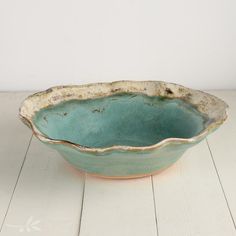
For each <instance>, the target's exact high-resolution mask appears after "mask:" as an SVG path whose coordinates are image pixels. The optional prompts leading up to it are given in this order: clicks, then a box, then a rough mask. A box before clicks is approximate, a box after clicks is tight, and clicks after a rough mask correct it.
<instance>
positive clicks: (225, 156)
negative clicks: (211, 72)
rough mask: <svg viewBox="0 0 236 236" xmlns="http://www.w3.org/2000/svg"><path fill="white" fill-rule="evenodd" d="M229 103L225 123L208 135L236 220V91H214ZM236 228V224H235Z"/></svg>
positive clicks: (235, 220) (227, 198)
mask: <svg viewBox="0 0 236 236" xmlns="http://www.w3.org/2000/svg"><path fill="white" fill-rule="evenodd" d="M212 93H213V94H214V95H216V96H218V97H220V98H222V99H223V100H225V101H226V102H227V103H228V105H229V109H228V119H227V120H226V122H225V124H224V125H223V126H222V127H221V128H219V129H218V130H217V132H215V133H213V134H211V135H210V136H209V137H208V143H209V146H210V150H211V152H212V156H213V159H214V162H215V165H216V168H217V171H218V174H219V178H220V180H221V183H222V187H223V190H224V192H225V197H226V200H227V201H228V205H229V209H230V211H231V214H232V218H233V219H234V226H235V222H236V91H235V90H234V91H212ZM235 228H236V226H235Z"/></svg>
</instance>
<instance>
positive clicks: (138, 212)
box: [0, 91, 236, 236]
mask: <svg viewBox="0 0 236 236" xmlns="http://www.w3.org/2000/svg"><path fill="white" fill-rule="evenodd" d="M210 92H211V93H213V94H215V95H217V96H219V97H221V98H223V99H224V100H225V101H226V102H227V103H228V104H229V106H230V109H229V111H228V114H229V118H228V120H227V122H226V123H225V124H224V125H223V126H222V127H221V128H220V129H219V130H217V131H216V132H215V133H214V134H212V135H210V136H209V137H208V138H207V140H206V141H203V142H201V143H200V144H199V145H197V146H195V147H194V148H192V149H189V150H188V151H187V152H186V153H185V154H184V156H183V157H182V158H181V159H180V161H178V162H177V163H176V164H175V165H173V166H172V167H171V168H169V169H167V170H166V171H164V172H162V173H161V174H159V175H156V176H153V177H148V178H143V179H135V180H104V179H98V178H94V177H91V176H87V175H84V174H81V173H79V172H78V171H76V170H74V169H73V168H71V167H70V166H68V164H67V163H66V162H65V161H64V160H63V159H62V158H61V157H60V155H59V154H58V153H57V152H55V151H53V150H51V149H49V148H47V147H45V146H44V145H43V144H41V143H40V142H39V141H38V140H36V139H35V138H32V134H31V132H30V130H29V129H28V128H27V127H25V126H24V125H23V124H22V123H21V121H20V120H19V119H18V116H17V115H18V107H19V106H20V103H21V101H22V100H23V99H24V98H25V97H26V96H27V95H28V94H29V93H0V101H1V102H0V104H1V105H0V108H1V110H0V111H1V116H0V230H1V233H0V235H1V236H2V235H3V236H5V235H6V236H9V235H10V236H14V235H43V236H51V235H52V236H195V235H196V236H199V235H201V236H231V235H234V236H236V225H235V222H236V91H210Z"/></svg>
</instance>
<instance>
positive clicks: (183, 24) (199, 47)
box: [0, 0, 236, 90]
mask: <svg viewBox="0 0 236 236" xmlns="http://www.w3.org/2000/svg"><path fill="white" fill-rule="evenodd" d="M120 79H131V80H143V79H144V80H147V79H149V80H153V79H154V80H164V81H172V82H175V83H179V84H183V85H185V86H189V87H193V88H199V89H209V88H214V89H220V88H230V89H231V88H236V1H235V0H116V1H115V0H64V1H63V0H1V1H0V90H31V89H46V88H47V87H50V86H53V85H58V84H81V83H89V82H96V81H112V80H120Z"/></svg>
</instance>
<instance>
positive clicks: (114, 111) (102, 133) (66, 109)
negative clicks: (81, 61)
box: [33, 93, 207, 148]
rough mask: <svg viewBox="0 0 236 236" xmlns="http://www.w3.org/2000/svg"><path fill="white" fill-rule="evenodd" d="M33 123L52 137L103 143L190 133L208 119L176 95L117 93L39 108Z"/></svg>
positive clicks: (150, 141)
mask: <svg viewBox="0 0 236 236" xmlns="http://www.w3.org/2000/svg"><path fill="white" fill-rule="evenodd" d="M33 122H34V125H35V126H36V127H37V128H38V129H39V130H40V131H41V132H42V133H43V134H45V135H46V136H48V137H49V138H51V139H57V140H67V141H70V142H73V143H76V144H80V145H83V146H86V147H97V148H98V147H100V148H104V147H110V146H113V145H123V146H149V145H153V144H155V143H158V142H160V141H161V140H163V139H166V138H191V137H193V136H195V135H197V134H199V133H200V132H201V131H202V130H203V129H204V128H205V126H206V122H207V118H206V117H205V116H204V115H203V114H202V113H200V112H199V111H198V110H197V109H195V108H194V107H193V106H192V105H190V104H188V103H186V102H185V101H184V100H181V99H169V98H163V97H159V96H155V97H150V96H147V95H143V94H137V93H122V94H117V95H112V96H108V97H103V98H97V99H87V100H70V101H66V102H62V103H59V104H58V105H55V106H51V107H47V108H44V109H41V110H40V111H38V112H37V113H36V114H35V116H34V118H33Z"/></svg>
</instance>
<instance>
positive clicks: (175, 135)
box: [20, 81, 227, 178]
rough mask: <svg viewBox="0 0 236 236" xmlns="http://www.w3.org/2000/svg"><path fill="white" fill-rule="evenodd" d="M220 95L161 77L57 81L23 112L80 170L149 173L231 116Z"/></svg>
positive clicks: (24, 118)
mask: <svg viewBox="0 0 236 236" xmlns="http://www.w3.org/2000/svg"><path fill="white" fill-rule="evenodd" d="M226 108H227V104H226V103H225V102H223V101H222V100H220V99H218V98H216V97H214V96H212V95H210V94H207V93H204V92H201V91H198V90H192V89H188V88H186V87H183V86H180V85H176V84H171V83H165V82H161V81H117V82H112V83H98V84H89V85H78V86H76V85H75V86H58V87H53V88H50V89H48V90H46V91H43V92H39V93H36V94H33V95H31V96H29V97H28V98H27V99H25V101H24V102H23V104H22V106H21V108H20V118H21V119H22V121H23V122H24V123H25V124H26V125H28V126H29V127H30V128H31V129H32V131H33V133H34V135H35V136H36V137H37V138H38V139H39V140H40V141H42V142H43V143H45V144H46V145H47V146H49V147H51V148H54V149H56V150H57V151H58V152H59V153H60V154H61V155H62V156H63V157H64V158H65V159H66V160H67V161H68V162H69V163H71V164H72V165H73V166H74V167H76V168H77V169H79V170H82V171H85V172H87V173H91V174H94V175H98V176H103V177H109V178H134V177H142V176H147V175H151V174H153V173H156V172H158V171H160V170H163V169H165V168H167V167H168V166H170V165H171V164H173V163H174V162H176V161H177V160H178V159H179V158H180V157H181V156H182V154H183V153H184V152H185V151H186V150H187V149H188V148H190V147H191V146H193V145H195V144H197V143H198V142H200V141H201V140H203V139H204V138H205V137H206V136H207V135H208V134H209V133H211V132H213V131H214V130H215V129H217V128H218V127H219V126H220V125H221V124H222V123H223V122H224V120H225V119H226V117H227V115H226Z"/></svg>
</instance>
